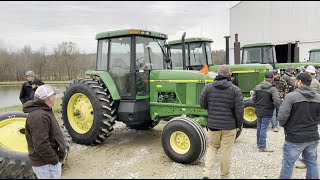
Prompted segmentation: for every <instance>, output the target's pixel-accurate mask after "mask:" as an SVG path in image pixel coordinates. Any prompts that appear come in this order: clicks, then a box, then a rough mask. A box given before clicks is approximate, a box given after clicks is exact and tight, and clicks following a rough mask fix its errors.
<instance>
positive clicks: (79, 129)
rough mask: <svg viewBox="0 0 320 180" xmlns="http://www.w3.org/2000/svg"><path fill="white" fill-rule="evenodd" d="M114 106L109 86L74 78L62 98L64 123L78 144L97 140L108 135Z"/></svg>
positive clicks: (113, 119)
mask: <svg viewBox="0 0 320 180" xmlns="http://www.w3.org/2000/svg"><path fill="white" fill-rule="evenodd" d="M116 110H117V108H116V103H115V101H113V99H112V97H111V95H110V93H109V91H108V89H107V88H106V87H105V85H104V84H103V83H102V84H99V83H98V82H97V81H95V80H93V79H79V80H75V81H73V82H72V83H71V84H70V86H69V87H67V90H66V92H65V93H64V97H63V100H62V119H63V122H64V125H65V127H66V128H67V130H68V132H69V134H70V136H71V138H72V140H73V141H75V142H76V143H78V144H85V145H94V144H99V143H102V142H103V141H104V140H105V139H106V138H107V137H109V136H110V135H111V132H112V131H113V126H114V124H115V120H116V114H117V112H116Z"/></svg>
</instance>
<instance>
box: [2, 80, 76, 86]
mask: <svg viewBox="0 0 320 180" xmlns="http://www.w3.org/2000/svg"><path fill="white" fill-rule="evenodd" d="M24 82H25V81H12V82H0V86H21V85H22V84H23V83H24ZM43 82H44V84H48V85H64V84H69V83H70V82H71V81H43Z"/></svg>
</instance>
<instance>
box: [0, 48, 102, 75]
mask: <svg viewBox="0 0 320 180" xmlns="http://www.w3.org/2000/svg"><path fill="white" fill-rule="evenodd" d="M95 59H96V54H86V53H84V52H82V53H81V52H80V50H79V48H78V47H77V45H76V44H75V43H73V42H62V43H61V44H58V46H57V47H56V48H54V49H53V51H52V53H50V54H49V53H48V50H47V49H46V48H45V47H42V48H40V49H38V50H35V51H33V50H32V49H31V47H30V46H24V47H23V48H22V49H21V50H18V51H15V52H13V51H11V50H10V49H9V48H7V47H5V45H2V46H1V47H0V81H23V80H25V73H26V72H27V71H29V70H32V71H34V72H35V74H36V76H37V77H39V78H41V79H42V80H44V81H66V80H73V79H76V78H81V77H84V76H85V71H86V70H88V69H93V68H94V67H95Z"/></svg>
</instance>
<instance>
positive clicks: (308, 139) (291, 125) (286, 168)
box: [278, 73, 320, 179]
mask: <svg viewBox="0 0 320 180" xmlns="http://www.w3.org/2000/svg"><path fill="white" fill-rule="evenodd" d="M311 81H312V77H311V76H310V75H309V74H308V73H301V74H299V75H298V76H297V78H296V80H295V84H294V87H295V88H296V89H295V91H293V92H292V93H289V94H287V96H286V97H285V99H284V101H283V104H282V105H281V107H280V110H279V116H278V119H279V124H280V126H282V127H284V132H285V143H284V146H283V160H282V167H281V173H280V177H279V178H281V179H290V178H291V176H292V171H293V166H294V163H295V162H296V161H297V159H298V158H299V156H300V155H301V154H302V156H303V161H304V163H305V164H306V165H307V173H306V178H307V179H319V172H318V164H317V159H318V154H317V149H318V144H319V133H318V124H319V117H320V95H319V94H318V93H316V92H315V91H314V90H312V88H310V84H311Z"/></svg>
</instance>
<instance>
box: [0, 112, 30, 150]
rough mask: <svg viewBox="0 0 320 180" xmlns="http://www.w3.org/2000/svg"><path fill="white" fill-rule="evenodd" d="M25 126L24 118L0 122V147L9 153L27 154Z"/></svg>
mask: <svg viewBox="0 0 320 180" xmlns="http://www.w3.org/2000/svg"><path fill="white" fill-rule="evenodd" d="M25 124H26V118H11V119H7V120H3V121H0V146H2V147H4V148H6V149H9V150H11V151H16V152H22V153H26V152H28V145H27V141H26V135H25V134H26V133H25V132H26V131H25Z"/></svg>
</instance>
